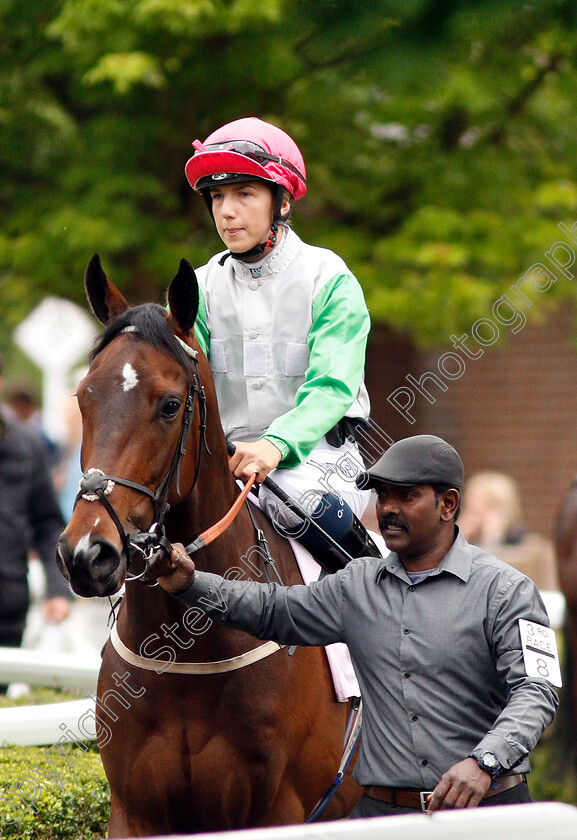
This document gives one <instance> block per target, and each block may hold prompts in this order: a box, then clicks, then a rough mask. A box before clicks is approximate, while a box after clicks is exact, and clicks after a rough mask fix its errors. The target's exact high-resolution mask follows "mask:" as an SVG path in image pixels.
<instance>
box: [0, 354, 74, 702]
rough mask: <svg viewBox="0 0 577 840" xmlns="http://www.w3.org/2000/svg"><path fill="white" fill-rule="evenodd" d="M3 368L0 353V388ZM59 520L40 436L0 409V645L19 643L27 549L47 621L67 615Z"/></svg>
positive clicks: (26, 602)
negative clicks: (42, 584)
mask: <svg viewBox="0 0 577 840" xmlns="http://www.w3.org/2000/svg"><path fill="white" fill-rule="evenodd" d="M2 367H3V360H2V358H1V357H0V393H1V389H2ZM64 524H65V523H64V519H63V517H62V514H61V512H60V507H59V504H58V499H57V496H56V491H55V487H54V483H53V481H52V476H51V474H50V468H49V465H48V463H47V458H46V452H45V450H44V447H43V444H42V441H41V439H40V437H39V436H38V434H37V433H36V432H35V431H34V430H33V429H30V428H28V427H27V426H26V424H25V423H22V422H19V421H17V420H13V419H10V417H8V416H7V415H6V413H5V412H4V411H2V412H0V646H4V647H20V645H21V644H22V637H23V634H24V628H25V625H26V618H27V614H28V608H29V605H30V592H29V585H28V559H29V556H30V553H31V552H32V551H34V552H36V553H37V554H38V556H39V558H40V560H41V561H42V563H43V566H44V571H45V574H46V598H45V601H44V604H43V613H44V618H45V620H46V622H48V623H59V622H61V621H63V620H64V619H65V618H66V617H67V616H68V614H69V612H70V602H71V597H72V595H71V592H70V589H69V587H68V584H67V583H66V581H65V580H64V578H63V576H62V575H61V574H60V572H59V571H58V568H57V566H56V542H57V540H58V537H59V536H60V534H61V532H62V530H63V529H64ZM0 690H5V688H4V689H2V688H0Z"/></svg>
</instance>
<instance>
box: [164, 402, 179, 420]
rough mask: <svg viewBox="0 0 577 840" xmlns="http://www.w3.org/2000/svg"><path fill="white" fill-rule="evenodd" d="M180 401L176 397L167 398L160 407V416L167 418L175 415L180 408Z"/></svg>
mask: <svg viewBox="0 0 577 840" xmlns="http://www.w3.org/2000/svg"><path fill="white" fill-rule="evenodd" d="M181 405H182V403H181V402H180V400H177V399H168V400H166V402H165V403H163V404H162V405H161V407H160V416H161V417H166V418H168V419H169V420H170V419H172V418H173V417H176V415H177V414H178V412H179V410H180V406H181Z"/></svg>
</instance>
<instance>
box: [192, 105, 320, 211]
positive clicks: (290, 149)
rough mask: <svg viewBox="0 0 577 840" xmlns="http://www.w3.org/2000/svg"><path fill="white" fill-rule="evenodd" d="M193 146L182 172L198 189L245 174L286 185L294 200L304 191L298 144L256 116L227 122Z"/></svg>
mask: <svg viewBox="0 0 577 840" xmlns="http://www.w3.org/2000/svg"><path fill="white" fill-rule="evenodd" d="M192 145H193V146H194V148H195V149H196V152H195V153H194V155H193V156H192V157H191V158H190V160H189V161H188V162H187V164H186V166H185V169H184V171H185V173H186V177H187V179H188V182H189V184H190V185H191V187H192V188H193V189H194V190H196V191H197V192H202V191H203V190H206V189H207V188H208V187H210V186H217V185H218V184H225V183H233V182H235V181H241V180H247V176H248V177H249V178H262V179H263V180H265V181H272V182H273V183H274V184H278V185H279V186H281V187H284V188H286V189H287V190H288V191H289V193H290V195H291V196H292V199H293V201H298V199H299V198H302V197H303V195H304V194H305V193H306V190H307V182H306V170H305V164H304V160H303V156H302V155H301V153H300V150H299V148H298V146H297V144H296V143H295V142H294V140H293V139H292V138H291V137H289V135H288V134H286V132H284V131H282V129H280V128H277V127H276V126H275V125H271V124H270V123H267V122H264V121H263V120H260V119H258V118H257V117H245V118H243V119H241V120H234V122H230V123H227V124H226V125H223V126H222V128H218V129H217V130H216V131H213V133H212V134H210V135H209V136H208V137H207V138H206V140H205V141H204V143H201V142H200V141H199V140H195V141H194V143H193V144H192Z"/></svg>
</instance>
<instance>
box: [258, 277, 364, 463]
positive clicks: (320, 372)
mask: <svg viewBox="0 0 577 840" xmlns="http://www.w3.org/2000/svg"><path fill="white" fill-rule="evenodd" d="M312 321H313V323H312V327H311V330H310V332H309V337H308V346H309V354H310V356H309V366H308V368H307V371H306V373H305V381H304V382H303V384H302V385H301V387H300V388H299V389H298V391H297V393H296V396H295V405H294V408H292V409H291V410H290V411H287V412H286V413H285V414H283V415H281V416H280V417H277V418H276V419H275V420H273V422H272V423H271V424H270V426H269V428H268V429H267V431H266V434H265V435H263V437H265V438H267V439H268V440H270V441H271V442H272V443H274V445H275V446H276V447H277V448H278V449H279V450H280V451H281V454H282V460H281V462H280V466H281V467H296V466H297V465H298V464H300V463H302V462H303V461H304V460H305V459H306V458H307V457H308V455H309V454H310V452H311V451H312V450H313V449H314V447H315V446H316V445H317V443H318V442H319V440H320V439H321V438H322V437H323V436H324V435H325V434H326V433H327V432H328V431H329V430H330V429H332V427H333V426H334V425H335V424H336V423H338V422H339V420H341V419H342V417H344V415H345V414H346V412H347V411H348V409H349V408H350V407H351V405H352V403H353V402H354V400H355V398H356V397H357V394H358V392H359V388H360V385H361V382H362V378H363V372H364V367H365V355H366V347H367V338H368V334H369V329H370V318H369V313H368V311H367V307H366V304H365V299H364V296H363V291H362V289H361V287H360V285H359V283H358V281H357V279H356V278H355V277H354V276H353V275H352V274H349V273H343V274H339V275H337V276H336V277H334V278H333V280H332V281H330V282H329V283H327V284H326V285H325V286H324V287H323V288H322V289H321V291H320V292H319V294H318V295H317V296H316V298H315V300H314V301H313V307H312Z"/></svg>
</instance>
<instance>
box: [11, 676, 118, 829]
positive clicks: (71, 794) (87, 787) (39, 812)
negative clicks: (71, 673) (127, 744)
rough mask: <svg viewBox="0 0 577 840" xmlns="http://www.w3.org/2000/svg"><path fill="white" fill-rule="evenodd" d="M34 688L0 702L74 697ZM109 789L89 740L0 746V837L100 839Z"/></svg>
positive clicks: (30, 702)
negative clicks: (51, 744) (26, 745)
mask: <svg viewBox="0 0 577 840" xmlns="http://www.w3.org/2000/svg"><path fill="white" fill-rule="evenodd" d="M78 697H79V695H72V694H65V693H63V692H60V691H54V690H53V689H43V688H36V689H34V691H33V692H32V693H31V694H26V695H25V696H22V697H19V698H18V699H17V700H16V699H11V698H7V697H0V707H3V706H21V705H26V706H29V705H34V704H39V703H51V702H63V701H66V700H77V699H78ZM109 815H110V791H109V788H108V782H107V781H106V776H105V775H104V770H103V768H102V761H101V760H100V755H99V754H98V748H97V747H96V745H95V744H94V743H88V742H87V743H85V744H81V745H79V746H78V745H75V744H72V743H71V744H63V745H59V746H58V747H56V746H54V747H16V746H7V745H3V746H2V748H1V749H0V838H2V840H3V838H5V837H17V838H18V840H101V838H104V837H106V836H107V832H108V819H109Z"/></svg>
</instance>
